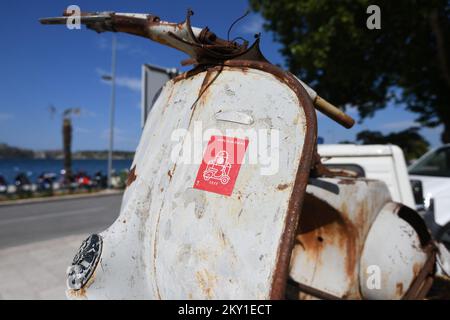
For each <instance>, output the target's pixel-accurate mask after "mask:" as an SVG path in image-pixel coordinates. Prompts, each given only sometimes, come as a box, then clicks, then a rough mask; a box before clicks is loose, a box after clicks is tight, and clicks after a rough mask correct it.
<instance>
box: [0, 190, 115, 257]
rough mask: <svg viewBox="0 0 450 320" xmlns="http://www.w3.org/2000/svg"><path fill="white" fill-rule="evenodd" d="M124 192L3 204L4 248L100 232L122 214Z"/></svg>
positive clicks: (0, 238) (0, 233)
mask: <svg viewBox="0 0 450 320" xmlns="http://www.w3.org/2000/svg"><path fill="white" fill-rule="evenodd" d="M121 200H122V194H115V195H102V196H98V197H87V198H77V199H64V200H55V201H44V202H38V203H32V204H15V205H5V206H0V248H6V247H11V246H17V245H22V244H26V243H31V242H36V241H43V240H48V239H54V238H59V237H64V236H68V235H74V234H84V233H94V232H100V231H103V230H104V229H106V228H107V227H108V226H110V225H111V224H112V223H113V222H114V220H115V219H116V218H117V216H118V215H119V210H120V203H121Z"/></svg>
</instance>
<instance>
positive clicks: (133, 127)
mask: <svg viewBox="0 0 450 320" xmlns="http://www.w3.org/2000/svg"><path fill="white" fill-rule="evenodd" d="M71 4H76V5H79V6H80V7H81V9H82V10H83V11H106V10H107V11H119V12H143V13H144V12H149V13H154V14H156V15H159V16H160V17H161V18H162V19H163V20H167V21H175V22H179V21H182V20H184V18H185V14H186V9H187V8H189V7H190V8H192V9H193V11H194V12H195V15H194V16H193V17H192V22H193V25H195V26H198V27H204V26H208V27H210V29H211V30H213V31H214V32H216V33H217V34H218V35H219V36H222V37H226V31H227V29H228V27H229V25H230V24H231V23H232V22H233V21H234V20H235V19H236V18H237V17H239V16H240V15H242V14H243V13H244V12H245V10H246V9H247V7H248V4H247V1H237V0H233V1H228V2H226V3H225V2H216V1H205V0H197V1H181V0H180V1H178V0H170V1H155V0H152V1H151V0H148V1H142V0H128V1H123V0H122V1H118V0H110V1H99V0H89V1H87V0H79V1H54V0H53V1H50V0H40V1H23V0H16V1H1V2H0V8H1V12H2V19H0V39H1V40H2V50H0V67H1V70H2V72H1V74H0V143H1V142H4V143H8V144H10V145H14V146H19V147H26V148H32V149H59V148H61V133H60V132H61V118H60V116H54V117H53V118H52V116H51V115H50V113H49V111H48V108H49V106H50V105H54V106H55V107H56V108H57V109H58V110H59V111H62V110H63V109H64V108H69V107H80V108H82V114H81V115H80V116H79V117H76V118H74V120H73V126H74V137H73V149H74V150H81V149H83V150H86V149H90V150H94V149H95V150H96V149H106V148H107V146H108V128H109V120H108V119H109V118H108V116H109V113H108V112H109V103H110V86H109V85H108V84H107V83H104V82H102V81H101V79H100V76H101V74H102V73H108V71H109V70H110V64H111V34H108V33H104V34H96V33H95V32H92V31H90V30H85V29H83V30H81V31H80V30H72V31H70V30H68V29H66V28H65V27H62V26H41V25H40V24H39V23H38V19H39V18H40V17H46V16H57V15H60V14H61V13H62V11H63V10H64V9H65V8H66V7H67V6H69V5H71ZM262 22H263V21H262V19H261V18H260V17H259V16H258V15H255V14H251V15H250V16H249V17H247V18H246V19H244V20H243V21H241V22H240V23H239V24H238V25H236V26H235V28H234V31H233V32H232V35H233V36H238V35H240V36H243V37H245V38H247V39H249V40H251V39H252V37H253V34H254V33H256V32H262V42H261V44H262V45H261V47H262V51H263V53H264V54H265V56H266V57H267V58H268V59H269V60H270V61H271V62H272V63H274V64H280V65H284V60H283V58H282V56H281V55H280V54H279V52H278V49H279V48H280V46H279V45H278V44H277V43H274V42H273V39H272V35H271V34H270V33H267V32H264V31H263V30H262ZM185 58H186V57H185V55H184V54H183V53H181V52H177V51H176V50H173V49H170V48H168V47H164V46H161V45H159V44H156V43H152V42H150V41H146V40H145V39H142V38H134V37H131V36H127V35H123V34H118V56H117V83H118V88H117V96H116V97H117V100H116V101H117V105H116V119H115V122H116V126H115V148H116V149H120V150H134V149H135V147H136V146H137V143H138V141H139V137H140V133H141V128H140V72H141V65H142V64H143V63H151V64H156V65H160V66H165V67H180V61H181V60H184V59H185ZM182 69H183V70H186V68H182ZM319 94H320V93H319ZM349 113H350V114H351V115H352V116H357V114H356V111H355V110H349ZM414 118H415V115H414V114H412V113H409V112H406V111H404V110H403V108H402V107H401V106H388V107H387V108H386V109H385V110H383V111H380V112H378V113H377V114H376V116H375V117H374V118H372V119H368V120H365V121H364V123H363V124H361V125H359V124H358V125H356V126H355V127H354V128H353V129H351V130H346V129H344V128H342V127H340V126H339V125H337V124H335V123H334V122H333V121H331V120H328V119H327V118H326V117H325V116H322V115H319V117H318V119H319V135H320V136H322V137H324V139H325V143H336V142H339V141H341V140H353V139H354V136H355V134H356V133H358V132H359V131H361V130H363V129H370V130H380V131H382V132H384V133H387V132H391V131H398V130H402V129H405V128H408V127H410V126H411V125H412V124H413V123H414ZM422 134H424V136H425V137H426V138H427V140H428V141H429V142H430V143H431V144H432V145H433V146H437V145H439V134H440V128H437V129H422Z"/></svg>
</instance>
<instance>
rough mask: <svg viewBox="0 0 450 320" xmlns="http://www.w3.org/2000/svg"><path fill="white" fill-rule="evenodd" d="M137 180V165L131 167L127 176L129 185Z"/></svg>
mask: <svg viewBox="0 0 450 320" xmlns="http://www.w3.org/2000/svg"><path fill="white" fill-rule="evenodd" d="M135 180H136V166H134V167H133V168H131V170H130V172H129V173H128V177H127V187H129V186H131V184H132V183H133V182H134V181H135Z"/></svg>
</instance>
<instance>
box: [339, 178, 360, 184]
mask: <svg viewBox="0 0 450 320" xmlns="http://www.w3.org/2000/svg"><path fill="white" fill-rule="evenodd" d="M355 183H356V180H355V179H340V180H339V181H338V183H337V184H349V185H352V184H355Z"/></svg>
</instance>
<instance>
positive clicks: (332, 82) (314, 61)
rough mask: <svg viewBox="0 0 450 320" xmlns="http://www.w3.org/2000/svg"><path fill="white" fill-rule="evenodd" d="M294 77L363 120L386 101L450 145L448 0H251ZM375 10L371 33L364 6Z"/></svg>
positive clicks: (449, 28)
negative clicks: (440, 128) (376, 24)
mask: <svg viewBox="0 0 450 320" xmlns="http://www.w3.org/2000/svg"><path fill="white" fill-rule="evenodd" d="M250 4H251V6H252V8H253V9H254V10H255V11H257V12H260V13H261V14H262V16H263V17H264V18H265V19H266V21H267V22H266V24H265V27H266V29H268V30H271V31H274V34H275V39H276V40H277V41H279V42H280V43H281V44H282V54H283V55H284V56H285V57H286V58H287V63H288V66H289V68H290V70H291V72H293V73H294V74H297V75H298V76H300V77H301V78H302V79H303V80H305V81H306V82H308V83H310V84H311V85H312V86H313V87H314V88H315V89H316V90H317V92H319V94H320V95H321V96H323V97H324V98H325V99H327V100H329V101H332V102H334V103H335V104H336V105H341V106H346V105H353V106H356V107H358V110H359V113H360V116H361V119H364V118H365V117H367V116H372V115H373V114H374V112H375V111H377V110H379V109H382V108H384V107H385V106H386V104H387V102H389V101H392V102H395V103H397V104H400V103H404V104H405V105H406V108H407V109H408V110H410V111H413V112H415V113H417V115H418V118H417V121H418V122H419V123H421V124H422V125H424V126H428V127H435V126H437V125H439V124H443V125H444V132H443V133H442V135H441V138H442V141H443V142H450V111H449V108H450V69H449V68H450V66H449V65H450V62H449V60H450V59H449V54H450V48H449V46H450V35H449V33H450V1H448V0H429V1H419V0H398V1H392V0H380V1H371V0H370V1H369V0H340V1H332V0H277V1H270V0H250ZM372 4H376V5H378V6H379V7H380V9H381V29H374V30H369V29H368V28H367V26H366V22H367V19H368V18H369V17H370V14H368V13H367V12H366V11H367V8H368V6H369V5H372Z"/></svg>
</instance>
